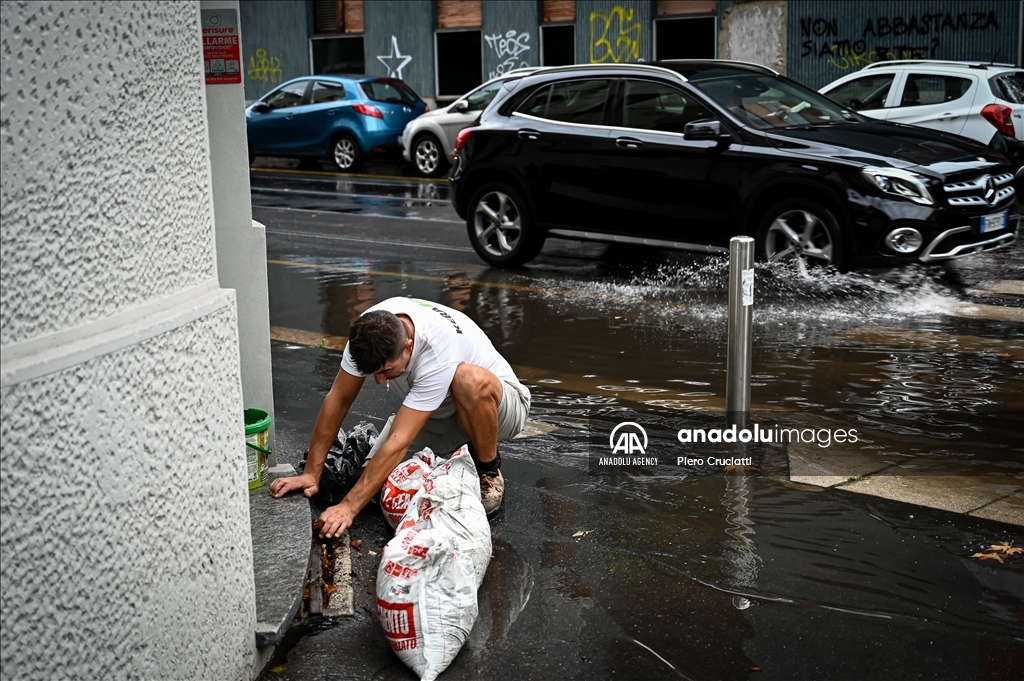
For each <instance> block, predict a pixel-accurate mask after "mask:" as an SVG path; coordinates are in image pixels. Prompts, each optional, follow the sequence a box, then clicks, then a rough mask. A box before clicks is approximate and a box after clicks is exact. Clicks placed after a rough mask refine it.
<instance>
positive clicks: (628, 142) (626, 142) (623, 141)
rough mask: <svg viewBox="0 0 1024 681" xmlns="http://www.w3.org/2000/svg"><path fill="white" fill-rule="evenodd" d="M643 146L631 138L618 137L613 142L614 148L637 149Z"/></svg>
mask: <svg viewBox="0 0 1024 681" xmlns="http://www.w3.org/2000/svg"><path fill="white" fill-rule="evenodd" d="M643 145H644V143H643V142H641V141H640V140H638V139H634V138H632V137H620V138H618V139H617V140H615V146H617V147H622V148H623V149H639V148H640V147H642V146H643Z"/></svg>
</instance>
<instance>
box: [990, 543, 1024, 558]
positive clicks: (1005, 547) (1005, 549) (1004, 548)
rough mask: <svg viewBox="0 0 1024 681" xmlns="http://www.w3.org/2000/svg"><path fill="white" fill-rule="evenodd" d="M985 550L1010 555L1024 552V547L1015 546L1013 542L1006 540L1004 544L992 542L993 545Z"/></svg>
mask: <svg viewBox="0 0 1024 681" xmlns="http://www.w3.org/2000/svg"><path fill="white" fill-rule="evenodd" d="M985 550H986V551H998V552H1000V553H1005V554H1006V555H1008V556H1009V555H1011V554H1014V553H1024V549H1022V548H1021V547H1019V546H1014V545H1013V543H1012V542H1005V541H1004V542H1003V543H1002V544H992V546H990V547H988V548H987V549H985Z"/></svg>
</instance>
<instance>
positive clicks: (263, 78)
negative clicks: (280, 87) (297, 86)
mask: <svg viewBox="0 0 1024 681" xmlns="http://www.w3.org/2000/svg"><path fill="white" fill-rule="evenodd" d="M283 74H284V71H282V70H281V58H280V57H278V56H277V55H272V54H270V53H269V52H267V51H266V50H265V49H264V48H262V47H260V48H257V49H256V53H255V54H250V55H249V68H247V69H246V71H245V75H246V76H248V77H249V80H251V81H255V82H261V83H272V84H277V83H280V82H281V80H282V76H283Z"/></svg>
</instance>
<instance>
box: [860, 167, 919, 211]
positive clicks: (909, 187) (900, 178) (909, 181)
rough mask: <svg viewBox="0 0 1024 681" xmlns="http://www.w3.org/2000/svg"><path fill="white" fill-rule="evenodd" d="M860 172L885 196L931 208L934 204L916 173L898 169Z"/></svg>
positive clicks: (877, 169) (869, 169)
mask: <svg viewBox="0 0 1024 681" xmlns="http://www.w3.org/2000/svg"><path fill="white" fill-rule="evenodd" d="M861 172H862V173H864V177H866V178H868V180H870V181H871V184H873V185H875V186H876V187H878V188H879V189H881V190H882V191H883V192H885V193H886V194H894V195H895V196H899V197H901V198H904V199H908V200H910V201H913V202H914V203H919V204H921V205H922V206H931V205H933V204H934V203H935V200H934V199H933V198H932V195H931V193H929V191H928V187H927V186H926V185H925V183H924V178H923V177H921V176H920V175H918V174H917V173H912V172H910V171H909V170H900V169H898V168H864V169H863V170H862V171H861Z"/></svg>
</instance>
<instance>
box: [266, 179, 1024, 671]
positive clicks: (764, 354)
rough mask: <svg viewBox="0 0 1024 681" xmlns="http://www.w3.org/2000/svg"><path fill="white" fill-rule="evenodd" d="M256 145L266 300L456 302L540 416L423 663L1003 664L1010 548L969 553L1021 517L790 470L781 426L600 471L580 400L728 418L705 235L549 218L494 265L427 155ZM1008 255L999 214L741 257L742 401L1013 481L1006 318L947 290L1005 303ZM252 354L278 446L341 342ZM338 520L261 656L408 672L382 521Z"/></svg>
mask: <svg viewBox="0 0 1024 681" xmlns="http://www.w3.org/2000/svg"><path fill="white" fill-rule="evenodd" d="M272 166H273V167H264V168H256V169H254V170H253V173H252V179H251V181H252V186H253V192H252V193H253V210H254V219H256V220H259V221H261V222H263V223H264V224H265V225H266V227H267V243H268V261H269V264H268V273H269V279H270V298H271V324H272V325H273V326H275V327H282V328H288V329H300V330H305V331H311V332H316V333H320V334H324V335H331V336H345V335H347V332H348V325H349V324H350V323H351V321H352V319H353V318H354V317H355V316H356V315H357V314H358V313H359V312H361V311H362V310H364V309H366V308H367V307H369V306H370V305H372V304H374V303H375V302H378V301H379V300H383V299H384V298H387V297H390V296H392V295H413V296H417V297H422V298H428V299H434V300H438V301H440V302H442V303H445V304H447V305H451V306H454V307H458V308H460V309H463V310H464V311H466V312H467V314H469V315H470V316H471V317H473V318H474V319H477V320H478V321H479V322H480V324H481V326H482V327H483V328H484V329H485V331H487V333H488V334H489V336H490V337H491V338H492V341H493V342H494V343H495V345H496V347H498V349H499V351H501V352H502V353H503V354H505V356H506V357H508V359H509V360H510V362H511V363H512V364H513V365H515V366H517V367H522V368H523V369H524V371H525V372H527V373H528V374H529V375H530V376H531V377H533V378H527V379H526V382H527V383H528V384H529V385H530V387H531V389H532V391H533V393H534V404H533V409H532V411H531V418H532V419H534V420H537V421H540V422H543V423H546V424H548V425H551V426H554V427H556V428H557V429H556V430H554V431H553V432H551V433H548V434H545V435H540V436H537V437H533V438H528V439H523V440H517V441H515V442H512V443H509V444H508V445H507V446H504V447H503V448H502V458H503V473H504V475H505V478H506V481H507V492H506V503H505V509H504V511H503V512H502V515H501V517H499V518H498V519H497V520H496V521H495V523H494V524H493V525H492V531H493V533H494V537H495V539H494V552H493V556H492V560H491V564H490V567H489V570H488V573H487V576H486V578H485V581H484V584H483V586H482V587H481V589H480V592H479V597H480V616H479V618H478V620H477V623H476V626H475V627H474V629H473V631H472V632H471V634H470V638H469V642H468V643H467V644H466V646H465V647H464V649H463V651H462V652H461V653H460V654H459V656H458V657H457V658H456V660H455V662H454V663H453V664H452V666H451V667H450V668H449V670H448V671H447V672H445V674H444V675H443V676H442V678H445V679H470V678H473V679H476V678H488V679H491V678H493V679H588V680H589V679H614V678H621V679H680V678H681V679H693V680H695V681H696V680H705V679H747V678H756V679H882V678H905V679H1001V678H1018V675H1019V670H1020V667H1019V660H1020V659H1022V657H1024V656H1022V653H1024V559H1022V558H1021V557H1020V556H1019V555H1017V554H1011V555H1009V556H1008V557H1007V559H1006V560H1005V561H1004V562H1003V563H998V562H997V561H995V560H982V559H978V558H972V557H971V556H972V555H974V554H976V553H979V552H982V551H984V550H986V549H987V547H989V546H991V545H996V544H1000V543H1012V544H1013V545H1015V546H1022V545H1024V529H1022V528H1021V527H1020V526H1013V525H1005V524H1001V523H997V522H993V521H988V520H983V519H979V518H973V517H969V516H964V515H959V514H954V513H949V512H946V511H937V510H931V509H927V508H924V507H921V506H914V505H909V504H903V503H900V502H895V501H887V500H884V499H878V498H875V497H869V496H863V495H858V494H854V493H851V492H849V491H845V490H839V489H828V490H821V489H820V488H813V487H809V486H802V485H796V484H793V483H788V482H787V480H786V466H787V461H786V452H785V451H784V450H780V449H779V448H768V447H766V448H762V449H761V450H758V451H756V452H755V456H756V457H757V464H758V465H757V468H756V470H746V471H736V472H734V473H732V474H728V475H723V474H720V473H716V472H715V471H710V470H704V469H700V468H687V467H678V466H669V465H659V466H657V467H655V468H653V469H651V470H647V471H643V472H640V473H636V472H627V473H623V474H595V470H594V468H593V465H592V454H593V452H594V443H593V442H592V439H593V438H592V437H591V435H590V433H591V432H592V431H594V430H598V429H600V428H603V427H606V426H607V425H608V424H611V423H616V422H621V421H625V420H637V421H643V422H645V423H652V424H663V425H664V426H665V429H666V430H669V431H670V430H672V429H673V428H676V427H678V424H679V422H680V418H681V416H680V414H685V415H686V418H687V419H689V420H690V422H691V423H695V424H699V425H705V426H708V427H712V426H713V425H714V424H715V423H716V419H718V418H719V417H718V416H716V415H715V412H714V410H713V409H712V407H713V406H714V405H715V404H717V402H718V401H720V400H721V399H722V397H723V396H724V364H725V362H724V352H725V347H724V312H723V304H724V297H723V296H724V292H723V283H724V281H725V276H726V273H727V272H726V270H725V268H723V265H722V263H721V262H720V261H717V260H714V259H711V258H709V257H696V256H689V255H686V254H664V253H658V252H651V251H645V250H642V249H638V250H633V249H621V248H616V249H611V248H609V247H606V246H602V245H597V244H577V243H574V242H557V241H551V242H549V244H548V245H547V246H546V247H545V249H544V251H543V253H542V254H541V256H540V257H539V258H538V259H537V261H535V262H534V263H531V265H530V266H528V267H527V268H522V269H520V270H514V271H501V270H493V269H491V268H488V267H486V266H485V265H483V264H482V263H481V262H480V261H479V260H478V259H477V258H476V255H475V254H474V253H473V252H472V249H471V248H470V247H469V245H468V241H467V239H466V236H465V226H464V224H463V223H462V222H461V221H459V219H458V217H457V216H456V215H455V214H454V211H453V210H452V209H451V207H450V205H449V204H448V203H447V201H446V199H447V186H446V185H445V184H444V183H443V182H426V181H423V180H419V179H415V178H410V177H403V174H404V173H403V169H402V167H401V166H400V164H397V163H391V164H388V163H379V164H376V165H373V166H371V167H369V168H367V169H366V170H367V172H366V173H365V175H366V176H359V177H352V176H347V177H346V176H341V175H337V174H333V173H330V172H329V171H328V170H327V169H326V168H321V169H320V170H319V172H316V171H314V172H300V171H299V170H298V169H297V168H295V167H293V166H290V165H289V164H288V163H287V162H275V163H274V164H272ZM1022 263H1024V249H1022V247H1021V246H1020V245H1019V244H1018V245H1017V246H1015V247H1014V249H1013V250H1012V251H1010V252H1008V253H1007V252H1004V253H1001V254H990V255H986V256H983V257H982V258H978V259H971V260H970V262H968V261H960V264H958V265H957V266H955V267H949V268H939V269H933V270H924V269H915V268H910V269H908V270H904V271H890V272H885V271H879V272H869V273H866V274H856V275H835V276H820V277H815V278H812V279H811V280H807V279H805V278H801V277H799V276H796V275H795V274H793V273H788V272H775V271H764V270H759V272H758V275H757V276H758V281H759V285H760V286H761V288H760V289H759V291H758V297H759V301H758V304H759V305H760V308H759V310H758V312H757V313H756V321H755V366H754V373H755V376H754V388H753V401H754V403H755V409H756V410H760V411H758V413H759V414H761V415H763V416H764V417H765V418H783V419H797V420H799V419H805V420H806V419H808V418H810V419H815V418H821V419H826V418H827V419H829V420H830V421H832V422H836V423H842V424H845V425H847V426H851V425H853V426H857V427H860V428H862V429H864V431H865V432H867V433H870V438H866V439H868V440H870V443H869V444H867V445H865V447H867V448H869V450H870V451H871V452H872V453H873V454H877V455H879V456H889V457H894V458H895V459H896V460H897V461H898V460H899V457H905V456H910V455H911V453H914V452H916V453H918V454H920V453H921V452H925V453H926V454H927V455H928V456H930V457H932V458H933V459H935V460H939V461H941V462H942V465H943V470H942V472H943V473H945V474H953V475H957V474H966V473H970V474H972V475H985V476H999V477H1000V479H1003V480H1006V481H1007V482H1008V484H1011V485H1012V484H1017V485H1021V484H1022V480H1024V440H1022V437H1021V435H1020V428H1019V423H1020V419H1019V416H1020V412H1021V410H1022V409H1024V407H1022V405H1021V395H1022V394H1024V390H1022V387H1024V383H1022V379H1021V376H1022V371H1021V369H1022V368H1024V360H1022V358H1021V356H1020V354H1019V352H1018V350H1017V348H1018V347H1019V343H1020V339H1021V337H1022V335H1024V334H1022V333H1021V332H1022V325H1021V324H1019V323H1017V322H1013V321H1005V320H998V319H979V318H965V317H963V316H958V315H957V314H955V313H954V312H955V310H957V309H959V308H957V306H958V305H963V304H971V305H992V306H993V307H1009V308H1011V309H1012V308H1019V307H1020V306H1021V300H1020V298H1019V297H1014V296H1010V295H1002V294H991V293H987V292H985V291H984V290H982V289H981V288H979V286H980V285H981V284H983V283H984V282H988V281H993V280H1006V279H1017V280H1020V279H1024V268H1022ZM762 301H763V302H762ZM865 329H881V330H882V331H881V332H880V333H879V332H872V333H870V334H869V333H868V332H866V331H865ZM901 334H902V335H901ZM907 334H911V335H910V336H907ZM915 334H916V335H915ZM922 334H923V336H922ZM908 337H912V338H913V339H916V340H915V342H914V343H910V342H907V341H906V338H908ZM922 337H924V338H927V339H928V340H929V342H928V343H925V344H924V345H922V344H921V343H920V342H919V341H920V339H921V338H922ZM879 338H881V339H882V340H879ZM272 356H273V363H274V391H275V411H276V418H277V424H276V426H277V438H278V442H277V452H278V458H279V460H280V461H283V462H288V463H292V464H297V463H298V461H299V460H300V459H301V458H302V452H303V450H304V449H305V447H306V445H307V443H308V437H309V433H310V430H311V428H312V424H313V422H314V420H315V418H316V414H317V411H318V409H319V406H320V401H321V400H322V398H323V395H324V394H326V392H327V390H328V388H329V386H330V384H331V381H332V380H333V378H334V375H335V373H336V371H337V368H338V364H339V362H340V357H341V353H340V352H339V351H337V350H331V349H327V348H317V347H308V346H305V345H295V344H290V343H286V342H280V341H275V342H274V343H273V346H272ZM395 406H396V405H395V404H394V403H393V398H392V396H391V395H390V394H389V393H387V392H386V390H384V389H383V388H381V387H378V386H375V385H367V386H365V387H364V390H363V393H362V394H361V395H360V398H359V399H358V400H357V402H356V405H355V407H354V408H353V413H352V414H350V415H349V418H348V421H347V424H348V425H352V424H354V423H356V422H358V421H360V420H370V421H374V422H376V423H377V424H378V425H380V424H381V423H382V422H383V420H384V419H385V418H386V417H387V416H388V415H389V414H390V413H391V411H393V410H394V408H395ZM779 414H782V416H779ZM1014 424H1017V425H1016V426H1015V425H1014ZM908 470H912V469H908ZM910 474H913V473H910ZM921 474H926V473H921ZM580 532H585V533H586V534H584V535H579V533H580ZM574 535H575V536H574ZM352 538H353V539H362V540H363V543H362V545H361V547H360V550H359V551H358V552H356V553H355V557H354V563H353V564H354V568H353V571H354V574H353V578H354V585H355V602H356V615H355V617H351V618H336V619H328V618H321V617H313V618H309V619H305V620H301V621H298V622H296V624H295V626H294V627H293V628H292V630H291V631H290V632H289V635H288V637H287V638H286V641H285V643H284V644H282V645H281V646H279V648H278V651H277V653H276V655H275V658H274V660H273V661H272V662H271V663H270V664H269V665H268V667H267V670H266V671H265V672H264V673H263V675H262V676H261V678H262V679H331V680H340V679H409V678H414V676H413V674H412V673H411V672H410V671H409V670H408V669H406V668H405V666H404V665H403V664H402V663H401V662H400V661H399V660H398V659H397V657H395V656H394V654H393V653H392V652H391V651H390V648H389V647H388V645H387V642H386V640H385V638H384V636H383V632H382V630H381V628H380V625H379V623H378V622H377V618H376V611H375V607H374V603H375V596H374V587H375V579H376V568H377V564H376V556H375V555H374V554H372V553H371V552H376V553H377V554H379V553H380V551H381V549H382V547H383V545H384V544H385V543H386V542H387V540H388V539H389V538H390V530H389V529H388V527H387V525H386V523H385V521H384V519H383V517H382V516H381V514H380V513H379V511H377V510H376V509H374V508H368V509H366V510H364V512H363V513H362V514H361V515H360V516H359V518H358V520H357V523H356V525H355V526H353V529H352Z"/></svg>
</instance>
